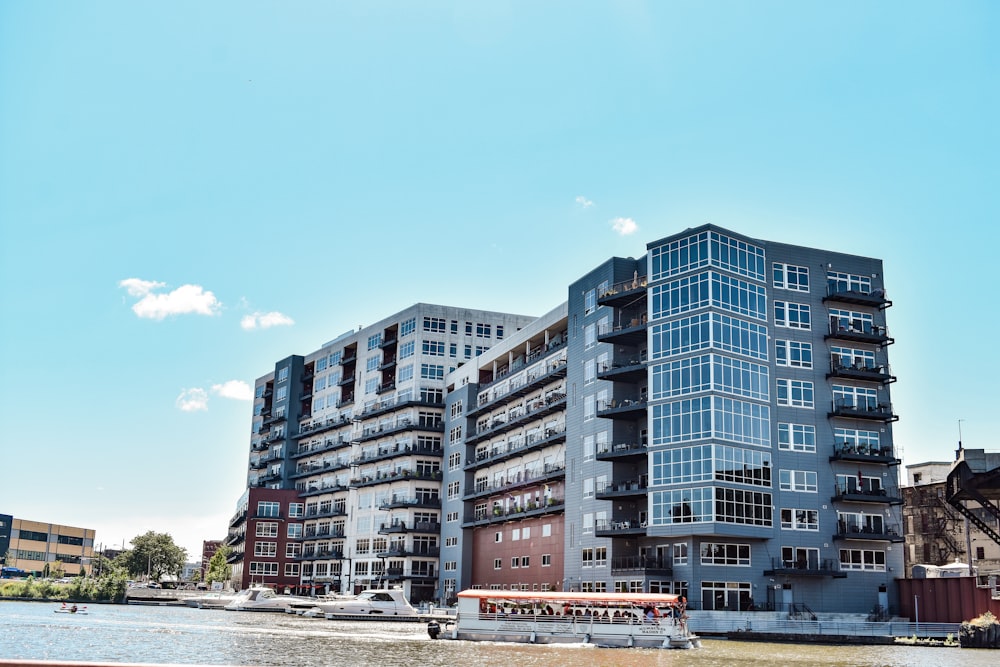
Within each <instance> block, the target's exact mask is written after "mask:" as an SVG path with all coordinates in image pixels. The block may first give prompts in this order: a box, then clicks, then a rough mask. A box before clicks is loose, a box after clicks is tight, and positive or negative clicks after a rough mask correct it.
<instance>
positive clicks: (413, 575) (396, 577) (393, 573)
mask: <svg viewBox="0 0 1000 667" xmlns="http://www.w3.org/2000/svg"><path fill="white" fill-rule="evenodd" d="M405 579H410V580H413V581H417V582H419V583H422V584H435V583H437V575H436V574H434V568H427V569H423V570H412V569H411V570H409V571H407V570H406V569H405V568H402V567H387V568H386V569H385V580H386V581H388V582H394V581H403V580H405Z"/></svg>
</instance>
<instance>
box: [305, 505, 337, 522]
mask: <svg viewBox="0 0 1000 667" xmlns="http://www.w3.org/2000/svg"><path fill="white" fill-rule="evenodd" d="M332 516H347V505H340V504H334V505H332V506H331V507H330V508H329V509H326V510H324V509H320V508H318V507H317V508H315V509H311V510H306V515H305V518H306V519H323V518H329V517H332Z"/></svg>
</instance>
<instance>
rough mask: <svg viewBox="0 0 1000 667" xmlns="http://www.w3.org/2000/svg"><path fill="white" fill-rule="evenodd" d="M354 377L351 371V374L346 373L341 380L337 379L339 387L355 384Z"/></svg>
mask: <svg viewBox="0 0 1000 667" xmlns="http://www.w3.org/2000/svg"><path fill="white" fill-rule="evenodd" d="M354 377H355V376H354V373H351V374H350V375H344V376H343V377H341V378H340V379H339V380H337V386H338V387H346V386H348V385H353V384H354Z"/></svg>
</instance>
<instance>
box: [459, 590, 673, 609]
mask: <svg viewBox="0 0 1000 667" xmlns="http://www.w3.org/2000/svg"><path fill="white" fill-rule="evenodd" d="M458 597H459V598H472V599H479V600H511V601H516V602H544V603H550V604H551V603H554V602H559V603H565V602H568V603H570V604H587V605H622V604H631V605H635V606H640V607H641V606H645V605H653V606H657V607H662V606H670V605H677V604H679V600H680V596H678V595H671V594H670V593H581V592H567V591H495V590H484V589H469V590H464V591H462V592H461V593H459V594H458Z"/></svg>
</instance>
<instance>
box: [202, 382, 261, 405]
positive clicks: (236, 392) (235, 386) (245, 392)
mask: <svg viewBox="0 0 1000 667" xmlns="http://www.w3.org/2000/svg"><path fill="white" fill-rule="evenodd" d="M212 393H213V394H215V395H216V396H221V397H223V398H231V399H233V400H235V401H252V400H253V387H251V386H250V385H249V384H247V383H246V382H244V381H243V380H229V381H228V382H223V383H222V384H213V385H212Z"/></svg>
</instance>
